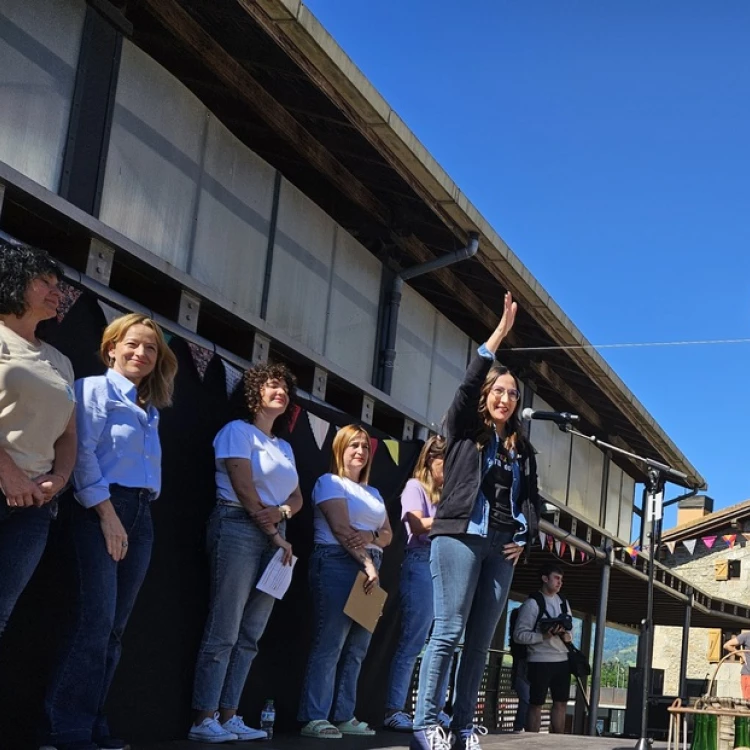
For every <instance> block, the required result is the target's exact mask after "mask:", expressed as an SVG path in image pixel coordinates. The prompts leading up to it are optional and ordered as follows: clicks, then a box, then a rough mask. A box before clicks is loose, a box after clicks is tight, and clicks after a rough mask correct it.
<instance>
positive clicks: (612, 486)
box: [604, 461, 623, 536]
mask: <svg viewBox="0 0 750 750" xmlns="http://www.w3.org/2000/svg"><path fill="white" fill-rule="evenodd" d="M622 473H623V472H622V469H621V468H620V467H619V466H618V465H617V464H615V463H613V462H612V461H610V462H609V480H608V481H607V508H606V511H605V515H604V528H605V529H606V530H607V531H609V532H610V533H612V534H614V535H615V536H618V529H619V527H620V493H621V491H622Z"/></svg>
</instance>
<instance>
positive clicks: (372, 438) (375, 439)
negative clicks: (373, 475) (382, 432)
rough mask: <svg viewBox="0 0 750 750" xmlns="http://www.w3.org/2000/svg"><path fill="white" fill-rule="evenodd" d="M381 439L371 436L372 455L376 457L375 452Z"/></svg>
mask: <svg viewBox="0 0 750 750" xmlns="http://www.w3.org/2000/svg"><path fill="white" fill-rule="evenodd" d="M379 443H380V441H379V440H378V439H377V438H374V437H371V438H370V448H371V450H372V457H373V458H375V454H376V453H377V452H378V445H379Z"/></svg>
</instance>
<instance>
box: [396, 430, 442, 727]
mask: <svg viewBox="0 0 750 750" xmlns="http://www.w3.org/2000/svg"><path fill="white" fill-rule="evenodd" d="M444 455H445V440H444V439H443V438H442V437H440V436H439V435H435V436H433V437H431V438H430V439H429V440H428V441H427V442H426V443H425V444H424V446H423V447H422V450H421V452H420V454H419V458H418V459H417V465H416V466H415V467H414V475H413V477H412V478H411V479H410V480H409V481H408V482H407V483H406V486H405V487H404V491H403V492H402V493H401V520H402V521H403V523H404V526H405V527H406V535H407V540H406V554H405V555H404V561H403V563H402V565H401V582H400V584H399V596H400V599H401V639H400V640H399V644H398V648H397V649H396V653H395V655H394V657H393V662H391V675H390V678H389V680H388V697H387V702H386V710H385V721H384V726H385V727H386V728H387V729H392V730H394V731H396V732H411V731H412V718H411V716H409V714H408V713H406V711H404V708H405V707H406V699H407V696H408V695H409V686H410V684H411V678H412V673H413V672H414V664H415V663H416V661H417V657H418V656H419V654H420V652H421V651H422V648H423V647H424V644H425V640H426V639H427V635H428V633H429V632H430V626H431V625H432V619H433V606H432V574H431V573H430V537H429V536H428V534H429V531H430V529H431V528H432V519H433V517H434V516H435V510H436V509H437V504H438V500H440V490H441V489H442V487H443V458H444ZM447 682H448V674H446V677H445V685H444V687H443V691H442V693H443V698H445V695H446V693H447V690H448V688H447ZM439 719H440V723H441V724H443V725H444V726H446V727H447V726H448V723H449V721H450V719H449V717H448V716H447V714H445V713H444V712H442V711H441V712H440V715H439Z"/></svg>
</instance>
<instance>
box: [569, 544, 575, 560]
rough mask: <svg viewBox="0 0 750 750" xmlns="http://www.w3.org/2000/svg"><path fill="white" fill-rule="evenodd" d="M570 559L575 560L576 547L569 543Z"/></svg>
mask: <svg viewBox="0 0 750 750" xmlns="http://www.w3.org/2000/svg"><path fill="white" fill-rule="evenodd" d="M570 559H571V560H572V561H573V562H575V561H576V548H575V547H574V546H573V545H572V544H571V545H570Z"/></svg>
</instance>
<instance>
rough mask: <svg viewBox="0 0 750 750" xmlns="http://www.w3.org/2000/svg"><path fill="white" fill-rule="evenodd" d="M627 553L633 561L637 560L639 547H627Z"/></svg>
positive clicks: (635, 545)
mask: <svg viewBox="0 0 750 750" xmlns="http://www.w3.org/2000/svg"><path fill="white" fill-rule="evenodd" d="M625 552H627V553H628V555H630V559H631V560H635V558H636V557H638V545H637V544H633V545H631V546H630V547H625Z"/></svg>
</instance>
